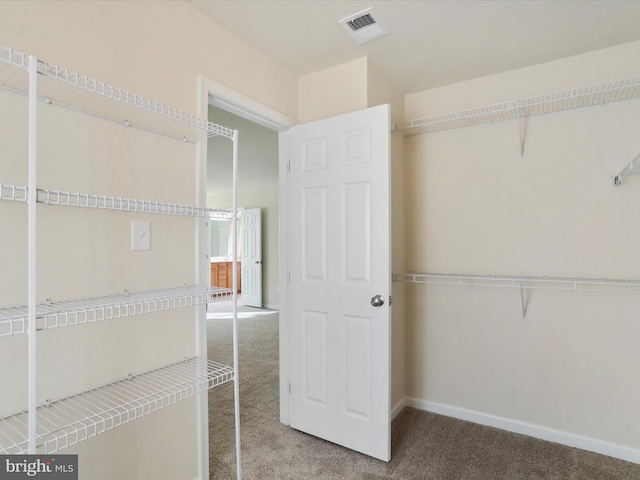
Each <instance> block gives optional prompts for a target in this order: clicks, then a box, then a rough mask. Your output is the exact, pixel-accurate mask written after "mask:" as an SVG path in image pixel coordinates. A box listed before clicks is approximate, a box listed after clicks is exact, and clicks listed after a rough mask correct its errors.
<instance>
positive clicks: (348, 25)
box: [338, 7, 391, 43]
mask: <svg viewBox="0 0 640 480" xmlns="http://www.w3.org/2000/svg"><path fill="white" fill-rule="evenodd" d="M338 23H339V24H340V25H342V26H343V27H344V28H345V30H346V31H347V32H349V34H350V35H351V36H352V37H353V38H354V39H355V40H356V42H358V43H365V42H369V41H371V40H375V39H376V38H380V37H384V36H385V35H389V34H390V33H391V30H389V28H388V27H387V26H386V25H385V24H384V23H383V22H382V21H381V20H380V17H379V16H378V15H377V14H376V12H374V11H373V8H371V7H370V8H367V9H366V10H363V11H361V12H358V13H354V14H353V15H349V16H348V17H345V18H343V19H342V20H340V21H339V22H338Z"/></svg>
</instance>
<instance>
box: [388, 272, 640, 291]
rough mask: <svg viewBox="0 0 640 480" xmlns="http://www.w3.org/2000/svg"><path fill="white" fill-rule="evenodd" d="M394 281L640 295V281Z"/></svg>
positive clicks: (438, 277)
mask: <svg viewBox="0 0 640 480" xmlns="http://www.w3.org/2000/svg"><path fill="white" fill-rule="evenodd" d="M393 280H394V281H397V282H409V283H429V284H438V285H464V286H479V287H504V288H524V289H545V290H572V291H588V292H607V293H634V294H636V293H640V280H621V279H611V278H584V277H547V276H519V275H493V274H454V273H417V272H408V273H400V274H394V275H393ZM590 287H591V288H590Z"/></svg>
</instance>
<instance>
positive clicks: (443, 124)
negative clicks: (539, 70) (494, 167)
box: [395, 76, 640, 137]
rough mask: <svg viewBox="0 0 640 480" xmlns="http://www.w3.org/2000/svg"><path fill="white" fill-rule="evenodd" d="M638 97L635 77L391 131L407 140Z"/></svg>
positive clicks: (440, 117)
mask: <svg viewBox="0 0 640 480" xmlns="http://www.w3.org/2000/svg"><path fill="white" fill-rule="evenodd" d="M638 97H640V76H635V77H630V78H624V79H620V80H613V81H609V82H605V83H599V84H595V85H587V86H583V87H578V88H571V89H568V90H562V91H559V92H554V93H548V94H544V95H536V96H533V97H528V98H521V99H518V100H512V101H509V102H503V103H496V104H494V105H487V106H483V107H476V108H470V109H467V110H460V111H458V112H453V113H446V114H442V115H433V116H428V117H423V118H418V119H415V120H410V121H407V122H400V123H396V124H395V130H396V131H399V132H402V133H403V134H404V135H405V136H407V137H411V136H414V135H424V134H429V133H436V132H443V131H446V130H453V129H457V128H464V127H473V126H476V125H484V124H488V123H497V122H504V121H508V120H520V119H522V118H526V117H532V116H536V115H545V114H547V113H554V112H561V111H564V110H572V109H576V108H582V107H590V106H593V105H603V104H606V103H611V102H619V101H622V100H630V99H634V98H638Z"/></svg>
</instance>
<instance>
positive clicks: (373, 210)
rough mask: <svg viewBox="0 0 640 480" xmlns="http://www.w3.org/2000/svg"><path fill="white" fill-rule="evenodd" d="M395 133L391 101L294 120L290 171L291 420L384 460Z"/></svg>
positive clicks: (387, 436)
mask: <svg viewBox="0 0 640 480" xmlns="http://www.w3.org/2000/svg"><path fill="white" fill-rule="evenodd" d="M389 135H390V124H389V108H388V106H387V105H382V106H379V107H374V108H370V109H367V110H362V111H358V112H354V113H349V114H346V115H340V116H338V117H333V118H330V119H325V120H321V121H317V122H313V123H309V124H304V125H300V126H297V127H293V128H292V129H291V130H290V173H289V179H288V180H289V184H288V191H289V205H288V209H289V217H288V222H289V236H288V238H289V240H288V241H289V250H288V264H289V285H288V289H289V290H288V295H287V298H288V299H289V302H288V313H287V315H288V319H289V332H290V333H289V375H290V378H289V381H290V399H289V423H290V425H291V426H292V427H293V428H296V429H298V430H302V431H304V432H307V433H310V434H312V435H315V436H318V437H320V438H323V439H325V440H329V441H331V442H334V443H337V444H340V445H343V446H345V447H348V448H351V449H353V450H357V451H359V452H362V453H365V454H367V455H371V456H373V457H376V458H379V459H382V460H385V461H388V460H389V459H390V455H391V448H390V412H389V404H390V378H389V372H390V345H391V343H390V309H389V294H390V291H391V290H390V240H389V239H390V231H389V228H390V227H389V226H390V219H389V207H390V205H389V188H390V181H389ZM377 295H379V296H380V297H381V298H377V301H376V296H377ZM381 301H382V302H383V303H382V304H380V303H381ZM374 304H378V306H374Z"/></svg>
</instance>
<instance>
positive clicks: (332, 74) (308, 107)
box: [297, 57, 368, 123]
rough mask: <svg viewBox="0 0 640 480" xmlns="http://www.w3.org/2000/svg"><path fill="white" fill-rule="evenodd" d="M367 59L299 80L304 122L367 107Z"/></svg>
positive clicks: (300, 102)
mask: <svg viewBox="0 0 640 480" xmlns="http://www.w3.org/2000/svg"><path fill="white" fill-rule="evenodd" d="M367 106H368V105H367V57H362V58H358V59H356V60H353V61H351V62H347V63H343V64H341V65H336V66H335V67H331V68H327V69H326V70H321V71H319V72H314V73H311V74H309V75H304V76H302V77H300V78H299V80H298V114H297V119H298V121H299V122H300V123H305V122H311V121H313V120H319V119H321V118H328V117H332V116H334V115H340V114H342V113H348V112H354V111H356V110H362V109H363V108H367Z"/></svg>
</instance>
